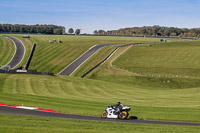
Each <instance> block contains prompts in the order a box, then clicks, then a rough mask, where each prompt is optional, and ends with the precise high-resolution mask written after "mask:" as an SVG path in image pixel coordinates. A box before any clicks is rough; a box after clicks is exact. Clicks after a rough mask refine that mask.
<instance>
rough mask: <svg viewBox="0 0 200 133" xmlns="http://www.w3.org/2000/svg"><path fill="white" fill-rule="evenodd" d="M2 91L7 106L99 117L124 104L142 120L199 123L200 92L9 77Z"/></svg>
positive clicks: (2, 82) (0, 85) (0, 83)
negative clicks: (106, 108) (102, 113)
mask: <svg viewBox="0 0 200 133" xmlns="http://www.w3.org/2000/svg"><path fill="white" fill-rule="evenodd" d="M0 88H1V89H0V92H1V93H0V101H1V102H2V103H4V104H14V105H21V104H24V105H25V106H33V107H40V108H46V109H53V110H56V111H61V112H63V113H72V114H81V115H94V116H99V115H100V114H101V112H102V111H103V110H104V108H105V107H106V106H107V105H110V104H115V103H116V102H117V101H121V102H122V103H125V104H126V105H128V106H130V107H132V111H131V113H130V115H133V116H137V117H138V118H139V119H153V120H168V121H194V122H199V121H200V119H199V117H200V116H199V111H200V108H199V97H200V93H199V88H191V89H157V90H149V89H146V88H144V87H137V86H129V85H122V84H118V83H112V82H104V81H98V80H97V81H96V80H90V79H80V78H72V77H71V78H69V77H65V76H58V77H50V76H37V75H8V74H1V76H0ZM157 101H159V102H157Z"/></svg>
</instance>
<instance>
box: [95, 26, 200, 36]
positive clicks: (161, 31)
mask: <svg viewBox="0 0 200 133" xmlns="http://www.w3.org/2000/svg"><path fill="white" fill-rule="evenodd" d="M93 33H94V34H96V35H126V36H179V37H200V28H192V29H188V28H177V27H164V26H159V25H155V26H143V27H132V28H121V29H119V30H110V31H104V30H95V31H94V32H93Z"/></svg>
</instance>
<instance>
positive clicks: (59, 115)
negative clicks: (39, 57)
mask: <svg viewBox="0 0 200 133" xmlns="http://www.w3.org/2000/svg"><path fill="white" fill-rule="evenodd" d="M0 113H2V114H15V115H24V116H38V117H51V118H64V119H76V120H90V121H106V122H123V123H135V124H158V125H179V126H200V123H191V122H168V121H153V120H138V119H127V120H119V119H102V118H100V117H95V116H83V115H73V114H63V113H53V112H44V111H36V110H27V109H20V108H13V107H7V106H0Z"/></svg>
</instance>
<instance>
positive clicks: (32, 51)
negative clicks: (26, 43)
mask: <svg viewBox="0 0 200 133" xmlns="http://www.w3.org/2000/svg"><path fill="white" fill-rule="evenodd" d="M35 47H36V44H35V43H34V44H33V48H32V50H31V53H30V55H29V58H28V60H27V63H26V65H25V67H24V68H25V70H28V67H29V65H30V63H31V59H32V57H33V53H34V51H35Z"/></svg>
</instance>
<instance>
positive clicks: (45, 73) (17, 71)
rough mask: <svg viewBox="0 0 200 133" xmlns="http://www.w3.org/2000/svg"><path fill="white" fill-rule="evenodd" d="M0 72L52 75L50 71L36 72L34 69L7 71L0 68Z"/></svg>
mask: <svg viewBox="0 0 200 133" xmlns="http://www.w3.org/2000/svg"><path fill="white" fill-rule="evenodd" d="M0 73H6V74H36V75H50V76H54V74H53V73H50V72H37V71H36V70H9V71H5V70H1V69H0Z"/></svg>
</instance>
